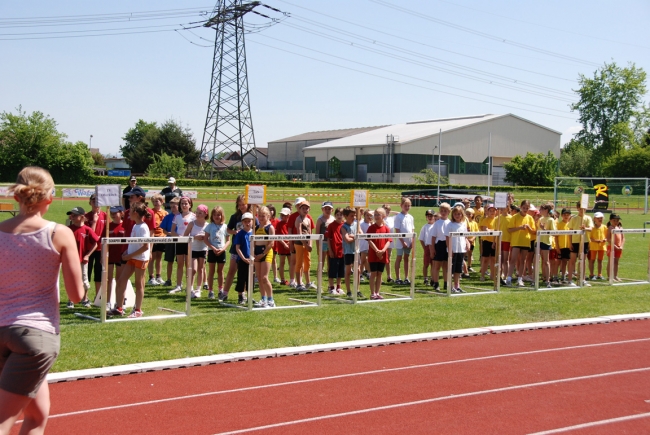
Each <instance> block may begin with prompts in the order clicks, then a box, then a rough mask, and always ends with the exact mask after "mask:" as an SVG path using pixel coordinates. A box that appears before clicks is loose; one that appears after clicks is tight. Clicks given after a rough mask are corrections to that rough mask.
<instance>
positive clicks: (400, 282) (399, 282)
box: [388, 279, 404, 285]
mask: <svg viewBox="0 0 650 435" xmlns="http://www.w3.org/2000/svg"><path fill="white" fill-rule="evenodd" d="M388 282H390V280H389V281H388ZM393 283H394V284H395V285H402V284H404V283H403V282H402V280H401V279H396V280H395V281H393Z"/></svg>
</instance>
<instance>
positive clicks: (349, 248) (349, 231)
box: [341, 207, 363, 298]
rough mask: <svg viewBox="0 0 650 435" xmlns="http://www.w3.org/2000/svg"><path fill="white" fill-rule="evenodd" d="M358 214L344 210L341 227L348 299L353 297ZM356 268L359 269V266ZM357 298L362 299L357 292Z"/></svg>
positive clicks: (348, 209) (349, 208)
mask: <svg viewBox="0 0 650 435" xmlns="http://www.w3.org/2000/svg"><path fill="white" fill-rule="evenodd" d="M355 215H356V212H355V210H354V209H353V208H351V207H345V208H344V209H343V219H345V222H343V226H342V227H341V239H342V241H343V260H344V262H345V289H346V290H347V293H346V294H347V297H349V298H351V297H352V290H351V289H350V276H351V275H352V266H353V265H354V235H355V234H356V232H357V224H356V223H355V222H354V219H355ZM356 267H359V266H358V265H357V266H356ZM357 297H358V298H362V297H363V295H362V294H361V292H359V291H358V292H357Z"/></svg>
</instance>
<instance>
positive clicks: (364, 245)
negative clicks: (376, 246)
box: [359, 221, 372, 252]
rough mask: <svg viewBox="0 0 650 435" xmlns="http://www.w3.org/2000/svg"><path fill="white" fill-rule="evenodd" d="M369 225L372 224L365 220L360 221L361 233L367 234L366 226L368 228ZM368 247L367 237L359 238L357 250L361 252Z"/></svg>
mask: <svg viewBox="0 0 650 435" xmlns="http://www.w3.org/2000/svg"><path fill="white" fill-rule="evenodd" d="M370 225H372V224H369V223H367V222H366V221H363V222H361V232H362V233H363V234H367V233H368V228H370ZM368 249H369V246H368V239H361V240H359V251H361V252H363V251H367V250H368Z"/></svg>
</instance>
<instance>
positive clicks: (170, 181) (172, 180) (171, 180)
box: [167, 177, 176, 184]
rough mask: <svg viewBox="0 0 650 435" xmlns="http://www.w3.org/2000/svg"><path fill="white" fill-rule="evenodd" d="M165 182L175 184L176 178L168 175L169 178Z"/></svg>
mask: <svg viewBox="0 0 650 435" xmlns="http://www.w3.org/2000/svg"><path fill="white" fill-rule="evenodd" d="M167 184H176V178H174V177H169V180H167Z"/></svg>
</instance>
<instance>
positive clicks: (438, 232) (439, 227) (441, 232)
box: [429, 219, 451, 243]
mask: <svg viewBox="0 0 650 435" xmlns="http://www.w3.org/2000/svg"><path fill="white" fill-rule="evenodd" d="M450 222H451V221H450V220H449V219H447V220H442V219H439V220H437V221H436V223H434V224H433V228H431V232H430V233H429V236H430V237H431V239H432V243H437V242H446V241H447V236H448V235H449V230H448V229H447V227H448V226H449V223H450ZM434 237H435V238H436V241H435V242H433V238H434Z"/></svg>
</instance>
